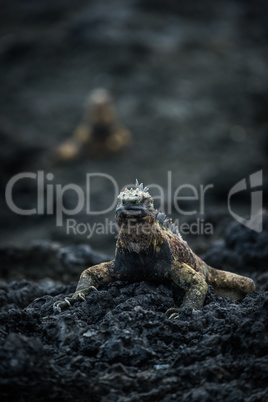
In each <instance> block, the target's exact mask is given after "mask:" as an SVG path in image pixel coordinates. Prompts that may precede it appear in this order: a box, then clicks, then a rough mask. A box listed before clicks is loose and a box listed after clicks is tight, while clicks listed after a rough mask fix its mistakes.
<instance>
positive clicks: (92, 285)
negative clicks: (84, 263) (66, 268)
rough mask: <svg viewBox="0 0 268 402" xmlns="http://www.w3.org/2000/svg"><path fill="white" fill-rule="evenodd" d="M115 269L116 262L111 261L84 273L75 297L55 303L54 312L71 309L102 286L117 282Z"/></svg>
mask: <svg viewBox="0 0 268 402" xmlns="http://www.w3.org/2000/svg"><path fill="white" fill-rule="evenodd" d="M113 267H114V261H109V262H103V263H102V264H98V265H94V266H93V267H90V268H88V269H86V270H85V271H83V272H82V274H81V276H80V279H79V282H78V285H77V288H76V291H75V292H74V294H73V296H72V297H65V299H64V300H63V301H58V302H56V303H54V304H53V309H54V311H57V312H60V311H61V310H62V309H64V308H68V307H71V306H72V305H73V304H74V303H75V302H76V301H79V300H80V301H82V300H85V297H86V296H87V295H88V294H89V293H91V292H92V291H97V288H98V287H99V286H100V285H102V284H105V283H109V282H112V281H114V280H116V275H115V274H114V272H113Z"/></svg>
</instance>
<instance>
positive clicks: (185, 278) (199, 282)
mask: <svg viewBox="0 0 268 402" xmlns="http://www.w3.org/2000/svg"><path fill="white" fill-rule="evenodd" d="M115 217H116V222H117V225H118V229H119V234H118V238H117V242H116V251H115V259H114V260H113V261H109V262H103V263H101V264H98V265H95V266H93V267H90V268H88V269H86V270H85V271H84V272H83V273H82V274H81V277H80V280H79V282H78V285H77V288H76V291H75V293H74V294H73V296H72V297H71V298H69V297H66V298H65V299H64V300H63V301H59V302H56V303H54V306H53V307H54V310H55V311H61V309H62V308H67V307H70V306H71V305H72V304H73V303H74V302H76V301H78V300H85V297H86V295H88V294H89V293H90V292H92V291H96V290H97V288H98V287H99V286H100V285H103V284H107V283H109V282H111V281H116V280H123V281H131V282H138V281H142V280H147V281H154V282H166V281H171V282H174V283H175V284H176V285H178V286H179V287H181V288H183V289H184V290H185V295H184V298H183V302H182V305H181V306H180V307H179V308H171V309H169V310H168V311H167V315H168V316H169V317H170V318H177V317H178V316H179V312H180V310H181V309H182V307H190V308H191V309H193V310H198V309H201V308H202V307H203V304H204V300H205V297H206V293H207V289H208V285H212V287H213V288H214V291H215V293H216V294H218V295H220V296H227V297H229V298H231V299H233V300H241V299H242V298H243V297H244V296H245V295H246V294H247V293H248V292H250V291H254V290H255V284H254V282H253V280H252V279H250V278H246V277H244V276H240V275H237V274H234V273H231V272H226V271H221V270H217V269H215V268H212V267H210V266H208V265H207V264H206V263H205V262H204V261H202V260H201V258H199V257H198V256H197V255H196V254H195V253H194V252H193V251H192V250H191V248H190V247H189V246H188V244H187V243H186V242H185V241H184V240H183V239H182V237H181V235H180V233H179V230H178V228H177V226H175V225H174V223H172V220H171V219H169V218H167V217H166V215H165V214H164V213H161V212H159V211H158V210H155V209H154V201H153V198H152V197H151V195H150V194H149V192H148V188H147V187H145V188H143V184H139V183H138V181H137V180H136V188H135V189H132V188H131V189H125V190H124V191H123V192H121V193H120V194H119V196H118V204H117V207H116V213H115Z"/></svg>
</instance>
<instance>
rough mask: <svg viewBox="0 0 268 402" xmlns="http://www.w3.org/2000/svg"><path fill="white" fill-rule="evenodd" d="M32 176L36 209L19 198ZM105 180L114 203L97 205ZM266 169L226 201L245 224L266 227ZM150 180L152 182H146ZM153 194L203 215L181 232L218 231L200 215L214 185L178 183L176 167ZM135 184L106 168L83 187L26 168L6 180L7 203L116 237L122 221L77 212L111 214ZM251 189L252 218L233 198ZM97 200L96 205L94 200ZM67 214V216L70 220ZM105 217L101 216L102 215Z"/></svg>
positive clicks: (73, 230) (75, 230) (82, 230)
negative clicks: (235, 207)
mask: <svg viewBox="0 0 268 402" xmlns="http://www.w3.org/2000/svg"><path fill="white" fill-rule="evenodd" d="M25 180H26V181H29V183H31V184H34V186H35V188H36V197H35V199H36V203H35V208H25V207H22V206H19V204H18V199H17V197H16V195H15V194H16V186H18V185H19V184H20V182H21V181H25ZM100 180H103V181H105V185H104V186H105V187H108V186H109V187H110V191H109V197H108V201H107V197H104V199H105V200H106V201H107V202H108V205H106V206H105V207H103V203H99V204H100V205H99V208H96V202H95V204H94V203H93V202H92V195H94V194H96V193H97V192H98V190H97V189H96V188H95V187H94V183H95V184H96V182H97V183H98V182H99V181H100ZM262 183H263V172H262V170H259V171H257V172H255V173H252V174H251V175H250V176H249V178H248V185H247V180H246V178H244V179H242V180H240V181H239V182H238V183H236V184H235V185H234V186H233V187H232V188H231V189H230V191H229V194H228V197H227V200H226V204H227V208H228V210H229V213H230V215H231V216H232V217H233V218H234V219H235V220H236V221H238V222H239V223H241V224H242V225H244V226H246V227H248V228H249V229H251V230H254V231H256V232H258V233H259V232H261V231H262V226H263V223H262V216H261V215H260V211H261V210H262V199H263V193H262V189H261V186H262ZM146 185H147V183H146ZM147 186H148V187H149V191H150V193H152V195H153V198H154V200H155V202H157V203H158V209H159V210H161V211H163V212H165V213H166V214H167V216H169V215H170V214H171V213H173V212H174V210H175V211H176V212H177V213H178V215H179V216H187V217H189V216H192V217H195V216H198V218H196V219H195V220H194V221H192V222H191V223H188V222H183V223H180V222H179V221H176V222H174V223H175V224H176V225H177V226H178V228H179V231H180V233H181V234H182V235H183V234H207V235H209V234H213V226H212V224H211V223H209V222H205V221H204V219H202V218H200V216H201V217H203V216H204V215H205V209H206V196H207V194H208V193H209V192H211V191H213V188H214V184H212V183H211V184H207V185H202V184H201V185H199V186H194V185H192V184H180V185H179V186H177V187H176V186H175V185H174V183H173V178H172V172H171V171H168V172H167V182H166V186H165V187H164V188H163V187H161V186H160V185H158V184H155V183H151V184H148V185H147ZM125 187H127V188H129V187H135V184H134V183H129V184H126V185H125V186H123V188H121V189H120V188H119V186H118V183H117V182H116V180H115V179H114V178H113V177H112V176H111V175H109V174H106V173H87V174H86V175H85V182H84V185H83V186H79V185H77V184H76V183H67V184H59V183H57V181H56V178H55V176H54V174H53V173H50V172H48V173H46V172H44V171H38V172H22V173H19V174H17V175H15V176H13V177H12V178H11V179H10V180H9V182H8V183H7V185H6V191H5V197H6V203H7V206H8V207H9V209H10V210H11V211H13V212H14V213H16V214H19V215H22V216H30V215H47V216H49V215H50V216H54V217H55V223H56V226H58V227H62V226H63V225H64V224H65V221H66V233H67V234H74V235H81V236H85V237H87V238H88V239H90V238H91V237H92V236H93V234H98V235H101V234H108V233H109V234H112V235H115V236H116V233H117V226H116V223H115V222H114V221H109V220H108V219H105V221H104V223H103V222H94V223H93V224H89V223H84V222H79V221H78V220H77V216H79V214H81V212H83V214H86V215H89V216H92V217H96V216H98V217H99V218H100V217H101V216H105V214H108V213H109V212H111V211H114V210H115V207H116V204H117V196H118V194H119V192H120V191H123V190H124V188H125ZM248 189H249V190H250V195H251V198H250V203H251V207H250V208H251V212H250V217H249V219H245V218H243V217H241V216H239V215H238V214H237V213H236V212H234V210H233V208H232V197H233V196H234V195H235V194H237V193H240V192H242V191H248ZM69 197H71V198H72V200H75V201H73V204H72V205H71V206H70V205H68V203H67V205H66V203H65V201H66V199H69ZM93 204H94V205H93ZM65 218H66V219H65ZM99 220H100V219H99Z"/></svg>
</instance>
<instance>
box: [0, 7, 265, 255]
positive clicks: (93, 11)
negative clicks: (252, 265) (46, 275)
mask: <svg viewBox="0 0 268 402" xmlns="http://www.w3.org/2000/svg"><path fill="white" fill-rule="evenodd" d="M0 7H1V12H0V99H1V108H0V140H1V147H0V160H1V173H0V186H1V205H0V206H1V210H0V238H1V242H2V244H28V243H29V242H30V241H32V240H36V239H49V240H54V241H59V242H61V243H64V244H73V243H89V244H90V245H92V246H93V247H94V248H96V249H98V250H101V251H104V252H106V253H108V254H112V253H113V249H114V244H115V238H114V235H113V234H111V233H110V234H107V235H98V234H96V233H95V234H94V235H93V236H92V237H91V238H90V239H87V235H74V234H73V235H71V234H69V235H67V233H66V218H71V217H69V216H67V217H65V218H64V222H63V226H62V227H57V226H56V221H55V216H47V215H31V216H20V215H18V214H15V213H13V212H12V211H10V209H9V208H8V207H7V205H6V200H5V188H6V184H7V182H8V181H9V180H10V178H12V177H13V176H14V175H15V174H17V173H20V172H33V173H36V172H37V171H44V172H45V174H47V173H53V175H54V177H53V180H52V181H51V182H50V183H52V184H53V185H56V184H60V185H62V186H63V185H65V184H68V183H76V184H77V185H79V186H80V187H81V188H82V189H85V185H86V173H95V172H102V173H107V174H109V175H111V176H112V177H113V178H114V179H115V180H116V181H117V183H118V185H119V187H122V186H123V185H125V184H127V183H131V182H134V180H135V179H136V178H137V179H139V180H140V181H142V182H144V183H145V184H152V183H155V184H158V185H160V186H162V187H163V190H164V191H165V192H166V193H165V195H166V197H167V195H168V194H167V192H168V182H167V175H168V171H170V172H171V174H172V192H174V191H175V190H176V188H178V187H179V186H180V185H181V184H191V185H193V186H196V188H197V189H199V185H200V184H203V185H207V184H213V185H214V187H213V189H212V190H210V191H208V192H207V197H206V203H205V211H204V214H201V215H200V214H199V212H200V211H199V209H200V208H199V205H198V203H194V202H192V201H189V202H185V203H184V204H182V205H181V207H182V209H185V210H187V208H189V210H193V209H197V213H196V214H194V215H187V216H181V215H180V214H179V213H178V212H177V211H176V208H174V207H173V208H172V211H171V213H170V215H171V216H172V217H173V219H174V220H176V219H179V220H180V222H184V221H187V222H191V221H193V222H195V221H197V219H198V218H199V219H202V220H203V221H204V223H206V222H209V223H211V224H212V225H213V234H212V235H204V234H202V233H201V235H200V236H196V235H193V234H192V235H188V236H187V235H186V236H184V237H185V238H186V239H187V240H189V242H190V244H191V245H192V246H194V248H195V250H196V251H202V250H205V249H206V248H207V247H208V245H209V244H210V243H211V242H212V241H214V240H215V239H217V238H219V237H221V236H222V234H223V233H224V229H225V227H226V225H227V224H228V223H229V222H231V221H232V220H233V218H232V217H231V216H230V214H229V212H228V208H227V196H228V192H229V190H230V188H231V187H232V186H233V185H234V184H235V183H237V182H238V181H239V180H241V179H243V178H247V177H248V175H249V174H251V173H254V172H256V171H257V170H260V169H262V170H263V180H264V185H263V190H264V201H265V202H266V198H265V191H266V189H267V175H266V168H267V153H268V136H267V129H268V113H267V110H268V109H267V106H268V92H267V89H268V74H267V60H268V58H267V56H268V55H267V53H268V52H267V37H268V24H267V15H268V3H267V2H266V1H265V0H256V1H254V2H252V1H250V0H244V1H243V0H231V1H228V0H227V1H226V0H224V1H223V0H222V1H217V2H215V1H212V0H205V1H202V2H196V1H193V0H192V1H190V0H187V1H179V2H178V1H175V0H129V1H123V0H109V1H103V2H99V1H96V0H87V1H85V0H84V1H83V0H81V1H80V2H77V1H74V0H65V1H62V0H58V1H52V0H47V1H40V0H25V1H21V0H14V1H12V2H9V1H7V0H6V1H5V0H2V1H1V2H0ZM98 87H102V88H107V89H108V90H109V91H110V92H111V93H112V95H113V97H114V100H115V105H116V107H117V111H118V114H119V116H120V120H121V122H122V123H123V124H124V125H126V126H127V127H128V128H129V130H130V131H131V133H132V136H133V142H132V145H131V147H130V148H129V149H128V150H126V151H125V152H123V153H119V154H118V155H112V156H106V157H102V158H99V157H92V156H90V157H88V158H85V157H83V158H81V159H79V160H76V161H71V162H69V163H65V164H59V163H58V164H56V163H55V161H54V160H53V158H52V156H51V155H52V154H53V150H54V149H55V148H56V147H57V146H58V145H59V144H60V143H62V142H63V141H65V140H67V139H68V138H70V137H71V136H72V132H73V130H74V129H75V127H76V126H77V124H78V123H79V122H80V121H81V117H82V114H83V105H84V101H85V98H86V96H87V95H88V93H89V92H90V91H91V90H93V89H95V88H98ZM47 183H48V181H45V184H47ZM91 190H92V191H91V196H92V208H94V207H96V206H98V208H102V207H103V208H107V206H108V205H109V200H111V202H112V200H113V189H112V187H111V185H110V183H108V182H107V180H104V179H102V180H101V179H99V180H95V181H92V189H91ZM155 195H157V191H156V192H155ZM185 195H187V194H186V193H185ZM14 200H15V202H16V204H17V205H18V206H20V207H23V208H27V209H30V208H35V207H36V205H37V193H36V183H35V181H34V180H31V179H28V180H24V181H23V180H21V181H19V182H18V183H17V184H16V185H15V186H14ZM166 200H167V198H166ZM64 202H65V206H66V208H73V207H74V206H75V205H76V202H77V199H76V196H75V194H73V193H72V192H70V193H69V194H68V196H67V193H66V197H65V200H64ZM234 202H235V205H234V209H235V210H236V212H237V213H239V214H240V215H242V216H245V217H246V216H247V215H248V214H249V212H250V193H249V192H247V191H244V192H241V193H240V194H238V195H237V197H235V200H234ZM74 218H75V219H76V220H77V222H78V223H79V222H82V223H86V222H88V223H90V224H91V225H92V224H94V223H100V222H104V221H105V219H113V212H110V213H108V214H106V215H101V216H88V215H87V214H86V210H85V208H84V209H83V210H82V211H81V213H80V214H79V215H76V216H74Z"/></svg>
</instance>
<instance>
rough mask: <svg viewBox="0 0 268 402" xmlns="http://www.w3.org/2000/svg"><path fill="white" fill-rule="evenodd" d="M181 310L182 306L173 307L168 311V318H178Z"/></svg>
mask: <svg viewBox="0 0 268 402" xmlns="http://www.w3.org/2000/svg"><path fill="white" fill-rule="evenodd" d="M180 311H181V308H174V307H172V308H169V309H168V310H167V311H166V314H167V316H168V318H178V317H179V314H180Z"/></svg>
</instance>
